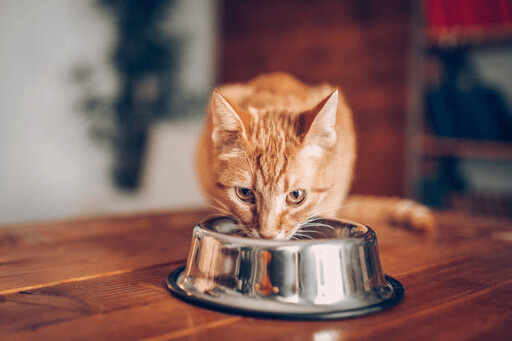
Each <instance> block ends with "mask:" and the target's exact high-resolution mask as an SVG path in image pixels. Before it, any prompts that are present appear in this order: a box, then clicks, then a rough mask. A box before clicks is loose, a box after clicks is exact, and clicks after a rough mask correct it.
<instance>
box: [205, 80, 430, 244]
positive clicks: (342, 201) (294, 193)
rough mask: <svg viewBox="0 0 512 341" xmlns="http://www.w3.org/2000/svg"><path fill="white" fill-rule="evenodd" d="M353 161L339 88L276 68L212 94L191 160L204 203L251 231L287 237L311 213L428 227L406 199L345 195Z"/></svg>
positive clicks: (425, 216)
mask: <svg viewBox="0 0 512 341" xmlns="http://www.w3.org/2000/svg"><path fill="white" fill-rule="evenodd" d="M355 158H356V145H355V133H354V127H353V124H352V114H351V111H350V109H349V108H348V106H347V104H346V103H345V101H344V100H343V98H342V96H341V95H340V92H339V90H338V89H336V88H333V87H332V86H330V85H327V84H324V85H319V86H307V85H305V84H303V83H301V82H300V81H298V80H297V79H295V78H293V77H292V76H290V75H287V74H284V73H274V74H269V75H263V76H260V77H257V78H255V79H253V80H252V81H250V82H248V83H246V84H230V85H224V86H222V87H220V88H218V89H217V90H215V91H214V92H213V95H212V99H211V103H210V106H209V108H208V112H207V119H206V125H205V129H204V132H203V134H202V136H201V139H200V142H199V146H198V150H197V158H196V165H197V171H198V179H199V183H200V185H201V187H202V190H203V192H204V194H205V195H206V197H207V198H208V200H209V201H210V203H211V205H212V206H214V207H216V208H217V209H218V210H220V211H221V212H222V213H224V214H227V215H230V216H232V217H234V218H236V219H237V220H238V221H239V223H240V226H241V228H242V229H243V230H244V232H245V235H247V236H250V237H254V238H264V239H289V238H292V237H293V235H294V234H297V233H300V229H301V228H307V226H308V225H310V224H313V223H314V218H315V217H316V216H326V217H333V216H341V217H343V218H351V219H357V220H360V221H361V220H365V221H363V222H368V221H372V222H375V221H378V219H385V220H387V221H390V222H395V223H399V224H408V225H410V226H411V227H413V228H418V229H431V228H432V227H433V219H432V215H431V213H430V211H429V210H428V209H426V208H425V207H423V206H421V205H418V204H416V203H414V202H412V201H410V200H402V199H393V198H388V199H381V198H374V197H373V198H372V197H354V198H353V199H349V200H346V197H347V192H348V190H349V187H350V183H351V181H352V173H353V169H354V161H355ZM369 217H370V219H368V218H369ZM371 217H373V218H374V219H371Z"/></svg>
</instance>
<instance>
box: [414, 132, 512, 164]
mask: <svg viewBox="0 0 512 341" xmlns="http://www.w3.org/2000/svg"><path fill="white" fill-rule="evenodd" d="M421 140H422V141H421V146H422V151H421V154H422V155H423V156H424V157H433V158H440V157H457V158H472V159H493V160H512V143H507V142H497V141H486V140H468V139H456V138H446V137H437V136H431V135H423V136H422V137H421Z"/></svg>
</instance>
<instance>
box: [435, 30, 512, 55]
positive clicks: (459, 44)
mask: <svg viewBox="0 0 512 341" xmlns="http://www.w3.org/2000/svg"><path fill="white" fill-rule="evenodd" d="M425 37H426V43H427V49H428V50H429V51H431V52H435V51H443V50H449V49H455V48H486V47H499V46H503V45H508V44H511V43H512V24H509V23H507V24H499V25H491V26H453V27H429V28H426V29H425Z"/></svg>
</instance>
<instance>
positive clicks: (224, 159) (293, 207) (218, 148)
mask: <svg viewBox="0 0 512 341" xmlns="http://www.w3.org/2000/svg"><path fill="white" fill-rule="evenodd" d="M337 105H338V91H334V92H333V93H331V94H330V95H329V96H327V97H326V98H325V99H323V100H322V101H321V102H320V103H318V104H317V105H316V106H315V107H314V108H311V110H308V111H305V112H300V113H298V112H290V111H287V110H283V109H276V108H273V109H265V110H257V109H254V108H250V109H248V110H247V111H244V110H241V109H240V108H238V107H236V106H235V105H234V104H232V103H231V102H230V101H229V100H228V99H226V98H225V97H223V95H222V94H220V92H218V91H214V93H213V95H212V100H211V105H210V109H209V114H210V119H211V120H210V124H211V127H212V129H211V143H212V146H211V147H212V148H211V150H212V151H213V158H212V160H213V164H212V165H211V166H212V173H211V175H212V176H213V177H215V179H214V183H215V188H216V190H215V192H214V193H211V194H212V196H211V198H210V201H211V202H212V204H213V205H214V206H217V207H219V206H220V208H221V209H222V210H223V211H224V212H225V213H227V214H229V215H231V216H233V217H234V218H236V219H237V220H238V221H239V223H240V225H241V226H243V229H244V232H245V234H246V235H248V236H250V237H254V238H264V239H288V238H290V237H291V236H292V235H293V233H295V232H296V231H297V230H298V229H299V227H300V225H301V224H302V223H304V222H305V221H307V220H308V219H309V218H311V217H312V216H314V215H316V214H319V213H321V212H319V211H320V210H321V209H324V208H325V207H324V206H323V202H324V199H326V197H327V196H328V194H329V191H330V190H332V188H333V179H334V176H335V174H334V169H333V167H332V166H331V163H332V162H329V161H330V160H331V159H332V158H333V157H334V154H333V153H334V152H335V150H336V146H337V129H336V113H337Z"/></svg>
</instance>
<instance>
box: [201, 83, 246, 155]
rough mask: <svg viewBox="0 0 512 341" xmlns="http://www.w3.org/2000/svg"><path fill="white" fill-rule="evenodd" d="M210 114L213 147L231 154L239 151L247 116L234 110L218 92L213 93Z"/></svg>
mask: <svg viewBox="0 0 512 341" xmlns="http://www.w3.org/2000/svg"><path fill="white" fill-rule="evenodd" d="M210 114H211V120H212V121H211V122H212V142H213V144H214V146H215V147H216V148H217V149H218V150H219V152H224V153H225V152H228V151H229V153H231V154H232V153H234V152H237V151H239V150H240V149H241V146H242V144H243V140H244V139H245V138H246V125H247V124H248V123H249V119H250V116H249V114H247V113H246V112H244V111H243V110H241V109H239V108H236V107H235V106H234V105H233V104H231V103H230V102H229V101H228V100H227V99H226V98H225V97H224V96H222V94H221V93H220V92H219V91H218V90H214V91H213V94H212V99H211V103H210Z"/></svg>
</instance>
